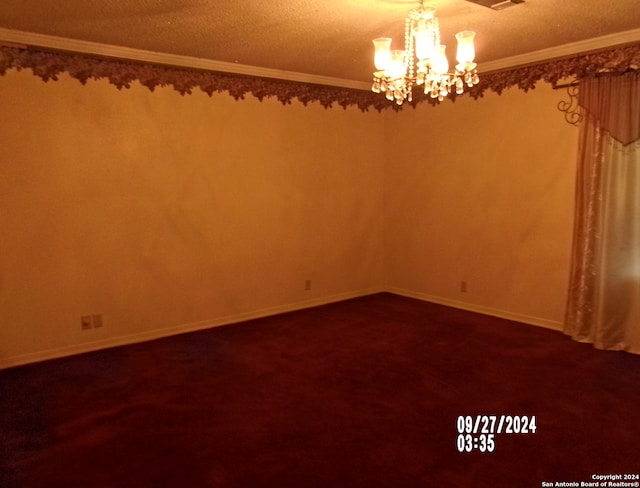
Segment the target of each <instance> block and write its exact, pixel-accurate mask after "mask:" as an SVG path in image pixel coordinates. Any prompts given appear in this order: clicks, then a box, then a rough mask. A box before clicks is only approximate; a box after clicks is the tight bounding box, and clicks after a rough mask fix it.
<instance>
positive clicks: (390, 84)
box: [371, 0, 480, 105]
mask: <svg viewBox="0 0 640 488" xmlns="http://www.w3.org/2000/svg"><path fill="white" fill-rule="evenodd" d="M435 13H436V11H435V9H434V8H431V7H425V6H424V2H423V0H420V6H419V7H418V8H416V9H412V10H410V11H409V13H408V14H407V18H406V19H405V30H404V51H402V50H392V49H391V39H390V38H388V37H380V38H378V39H374V40H373V45H374V47H375V56H374V64H375V66H376V70H377V71H376V72H375V73H373V86H372V87H371V90H372V91H373V92H375V93H385V96H386V97H387V99H388V100H391V101H394V102H395V103H397V104H398V105H402V103H403V102H404V101H405V100H406V101H408V102H411V101H412V90H413V87H414V85H418V86H422V87H423V89H424V93H425V94H427V95H429V96H431V98H437V99H438V101H442V100H444V98H445V97H446V96H448V95H450V94H451V93H453V92H455V93H456V94H458V95H460V94H462V93H463V92H464V88H465V86H467V87H469V88H470V87H472V86H473V85H476V84H477V83H478V82H479V81H480V80H479V78H478V74H477V72H476V63H474V62H473V59H474V58H475V48H474V46H473V40H474V38H475V35H476V34H475V32H473V31H462V32H458V33H457V34H456V39H457V41H458V50H457V54H456V60H457V61H458V64H457V65H456V66H455V71H454V72H453V73H450V72H449V61H448V60H447V56H446V54H445V49H446V46H443V45H441V44H440V26H439V23H438V18H437V17H436V15H435Z"/></svg>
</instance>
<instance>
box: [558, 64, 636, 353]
mask: <svg viewBox="0 0 640 488" xmlns="http://www.w3.org/2000/svg"><path fill="white" fill-rule="evenodd" d="M579 103H580V106H581V107H582V110H583V114H584V119H583V121H582V123H581V127H580V141H579V144H580V146H579V151H578V171H577V176H576V197H575V203H576V208H575V224H574V234H573V248H572V262H571V274H570V280H569V293H568V299H567V309H566V316H565V324H564V332H565V333H566V334H568V335H570V336H571V337H572V338H573V339H575V340H577V341H580V342H588V343H592V344H593V345H594V346H595V347H597V348H599V349H610V350H624V351H629V352H633V353H636V354H640V72H637V71H636V72H628V73H624V74H621V75H620V74H617V75H614V74H610V75H601V76H593V77H589V78H586V79H583V80H581V82H580V95H579Z"/></svg>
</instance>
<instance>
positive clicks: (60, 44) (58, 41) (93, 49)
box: [0, 27, 371, 90]
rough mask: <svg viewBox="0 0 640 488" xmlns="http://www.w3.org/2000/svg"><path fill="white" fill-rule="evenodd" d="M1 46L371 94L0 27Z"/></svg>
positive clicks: (339, 82)
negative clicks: (64, 52) (88, 55)
mask: <svg viewBox="0 0 640 488" xmlns="http://www.w3.org/2000/svg"><path fill="white" fill-rule="evenodd" d="M0 44H5V45H8V46H9V47H23V48H26V47H41V48H46V49H55V50H58V51H68V52H74V53H81V54H90V55H97V56H105V57H110V58H117V59H123V60H128V61H141V62H144V63H152V64H161V65H166V66H174V67H180V68H191V69H199V70H206V71H216V72H220V73H232V74H236V75H244V76H255V77H258V78H275V79H278V80H286V81H294V82H299V83H312V84H315V85H326V86H336V87H340V88H351V89H354V90H370V89H371V83H364V82H361V81H354V80H345V79H342V78H332V77H329V76H319V75H311V74H307V73H299V72H295V71H285V70H278V69H271V68H262V67H259V66H250V65H247V64H240V63H228V62H225V61H215V60H209V59H204V58H196V57H193V56H183V55H179V54H169V53H161V52H155V51H145V50H143V49H133V48H128V47H122V46H115V45H112V44H102V43H98V42H90V41H81V40H77V39H69V38H66V37H57V36H49V35H45V34H37V33H34V32H25V31H18V30H12V29H5V28H2V27H0Z"/></svg>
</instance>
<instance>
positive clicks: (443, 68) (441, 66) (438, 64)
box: [431, 44, 449, 75]
mask: <svg viewBox="0 0 640 488" xmlns="http://www.w3.org/2000/svg"><path fill="white" fill-rule="evenodd" d="M446 49H447V46H443V45H442V44H440V45H439V46H438V49H437V51H436V56H435V58H434V59H433V63H432V65H431V67H432V69H433V71H435V73H436V74H439V75H444V74H446V73H447V71H449V60H448V59H447V54H446V52H445V50H446Z"/></svg>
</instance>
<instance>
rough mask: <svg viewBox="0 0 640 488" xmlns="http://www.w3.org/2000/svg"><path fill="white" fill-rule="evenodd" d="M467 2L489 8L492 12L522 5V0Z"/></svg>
mask: <svg viewBox="0 0 640 488" xmlns="http://www.w3.org/2000/svg"><path fill="white" fill-rule="evenodd" d="M467 2H471V3H476V4H478V5H482V6H483V7H489V8H492V9H493V10H502V9H503V8H507V7H513V6H514V5H517V4H519V3H524V0H467Z"/></svg>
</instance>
